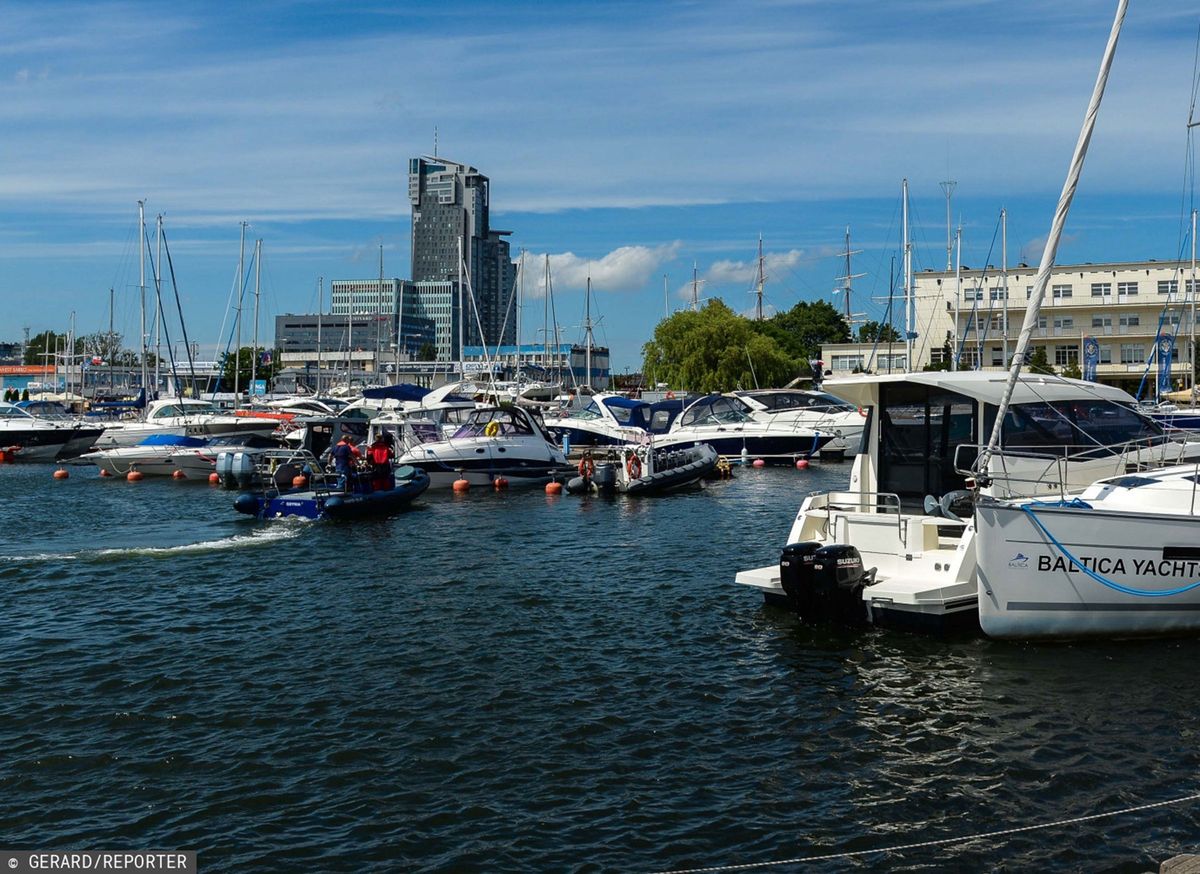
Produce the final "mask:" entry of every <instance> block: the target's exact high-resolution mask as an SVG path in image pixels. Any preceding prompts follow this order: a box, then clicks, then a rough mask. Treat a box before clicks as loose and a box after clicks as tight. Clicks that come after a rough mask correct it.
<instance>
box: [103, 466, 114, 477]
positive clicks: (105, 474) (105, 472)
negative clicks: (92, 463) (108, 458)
mask: <svg viewBox="0 0 1200 874" xmlns="http://www.w3.org/2000/svg"><path fill="white" fill-rule="evenodd" d="M100 476H102V477H104V476H112V474H111V473H109V472H108V469H107V468H103V467H102V468H100Z"/></svg>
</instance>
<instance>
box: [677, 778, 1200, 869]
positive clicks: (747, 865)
mask: <svg viewBox="0 0 1200 874" xmlns="http://www.w3.org/2000/svg"><path fill="white" fill-rule="evenodd" d="M1197 800H1200V792H1198V793H1196V794H1194V795H1185V796H1183V797H1182V798H1172V799H1171V800H1169V801H1154V802H1151V803H1149V804H1139V805H1137V806H1136V807H1126V808H1123V809H1121V810H1110V811H1106V812H1105V813H1092V814H1088V815H1087V816H1075V817H1072V818H1070V819H1059V820H1055V821H1054V822H1044V823H1040V824H1038V825H1022V826H1015V827H1013V828H1005V829H998V830H996V831H990V832H979V833H977V834H973V835H963V836H961V837H957V838H940V839H938V840H934V841H917V842H915V843H911V844H896V845H895V846H891V847H880V848H878V849H875V850H849V851H847V852H845V853H825V854H823V855H820V856H797V857H796V858H794V859H779V860H777V861H774V862H744V863H742V864H739V865H715V866H712V867H709V868H672V869H669V870H665V871H657V872H655V874H710V872H714V871H750V870H753V869H755V868H774V867H778V866H780V865H799V864H801V863H804V862H827V861H830V860H832V859H851V858H854V857H856V856H869V855H871V854H873V853H896V852H899V851H901V850H918V849H922V848H925V847H941V846H946V845H948V844H961V843H966V842H967V841H978V840H984V839H986V838H997V837H1004V836H1006V835H1015V834H1021V833H1023V832H1032V831H1038V830H1040V829H1048V828H1059V827H1062V826H1066V825H1075V824H1077V823H1081V822H1092V821H1094V820H1097V819H1108V818H1111V817H1114V816H1124V815H1126V814H1129V813H1138V812H1139V811H1143V810H1153V809H1155V808H1158V807H1170V806H1171V805H1173V804H1183V803H1185V802H1188V801H1197Z"/></svg>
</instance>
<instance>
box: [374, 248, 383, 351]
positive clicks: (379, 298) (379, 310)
mask: <svg viewBox="0 0 1200 874" xmlns="http://www.w3.org/2000/svg"><path fill="white" fill-rule="evenodd" d="M382 315H383V243H380V244H379V288H378V289H377V293H376V295H375V371H376V373H378V371H379V360H380V358H381V357H382V355H383V347H382V346H381V345H380V343H381V341H382V336H383V335H382V334H380V333H379V319H380V317H381V316H382Z"/></svg>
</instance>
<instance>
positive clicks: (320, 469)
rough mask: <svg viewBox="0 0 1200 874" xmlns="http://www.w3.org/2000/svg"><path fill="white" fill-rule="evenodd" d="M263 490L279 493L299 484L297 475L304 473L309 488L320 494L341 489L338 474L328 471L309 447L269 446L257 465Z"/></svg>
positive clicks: (268, 492) (256, 471) (257, 475)
mask: <svg viewBox="0 0 1200 874" xmlns="http://www.w3.org/2000/svg"><path fill="white" fill-rule="evenodd" d="M255 474H256V477H257V479H258V483H259V490H260V491H262V492H263V493H264V494H267V495H278V494H282V493H283V492H288V491H291V490H292V489H294V488H297V486H296V485H295V480H296V477H299V476H302V477H304V480H305V488H311V489H312V490H313V491H314V492H316V493H317V494H328V493H329V492H332V491H335V490H339V489H338V476H337V474H335V473H332V472H330V471H327V470H326V469H325V467H324V466H323V465H322V464H321V462H320V460H319V459H318V458H317V457H316V456H315V455H313V454H312V452H310V451H309V450H307V449H268V450H267V451H266V452H264V453H263V454H262V456H261V459H260V461H259V462H258V464H257V465H256V466H255Z"/></svg>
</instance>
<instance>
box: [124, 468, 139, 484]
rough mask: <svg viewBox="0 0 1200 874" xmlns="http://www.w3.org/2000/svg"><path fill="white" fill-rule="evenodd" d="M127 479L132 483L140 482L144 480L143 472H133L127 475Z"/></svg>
mask: <svg viewBox="0 0 1200 874" xmlns="http://www.w3.org/2000/svg"><path fill="white" fill-rule="evenodd" d="M125 479H126V480H128V481H129V482H131V483H136V482H140V481H141V479H142V472H141V471H140V470H131V471H129V473H127V474H125Z"/></svg>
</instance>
